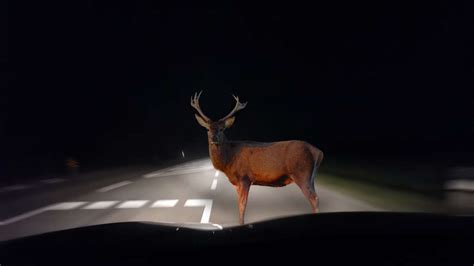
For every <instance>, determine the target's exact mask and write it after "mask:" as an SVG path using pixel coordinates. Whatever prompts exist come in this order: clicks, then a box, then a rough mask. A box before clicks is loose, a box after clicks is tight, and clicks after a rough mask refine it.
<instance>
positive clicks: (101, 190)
mask: <svg viewBox="0 0 474 266" xmlns="http://www.w3.org/2000/svg"><path fill="white" fill-rule="evenodd" d="M131 183H132V182H131V181H122V182H118V183H116V184H112V185H110V186H106V187H103V188H100V189H98V190H97V192H107V191H111V190H112V189H116V188H119V187H123V186H126V185H128V184H131Z"/></svg>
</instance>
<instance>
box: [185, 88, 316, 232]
mask: <svg viewBox="0 0 474 266" xmlns="http://www.w3.org/2000/svg"><path fill="white" fill-rule="evenodd" d="M201 94H202V91H200V92H199V94H198V93H195V94H194V96H191V106H192V107H193V108H194V109H195V110H196V111H197V114H196V113H195V114H194V115H195V117H196V120H197V122H198V123H199V125H201V126H202V127H204V128H206V129H207V137H208V144H209V156H210V158H211V162H212V165H213V166H214V168H215V169H217V170H219V171H221V172H223V173H224V174H225V175H226V176H227V178H228V179H229V181H230V183H231V184H232V185H234V187H235V189H236V191H237V203H238V208H239V224H241V225H243V224H244V216H245V209H246V206H247V198H248V194H249V190H250V186H251V185H259V186H270V187H283V186H286V185H289V184H291V183H293V182H294V183H295V184H296V185H298V187H299V188H300V189H301V191H302V192H303V195H304V196H305V198H306V199H307V200H308V201H309V203H310V205H311V208H312V212H313V213H318V212H319V199H318V195H317V194H316V190H315V188H314V182H315V177H316V173H317V171H318V170H319V167H320V165H321V162H322V160H323V157H324V155H323V152H322V151H321V150H319V149H318V148H316V147H314V146H313V145H311V144H309V143H307V142H305V141H301V140H287V141H278V142H255V141H230V140H228V139H227V138H226V136H225V135H224V131H225V130H226V129H228V128H230V127H232V125H233V124H234V122H235V114H236V113H237V112H238V111H241V110H242V109H244V108H245V107H246V106H247V102H245V103H241V102H240V101H239V97H237V96H235V95H232V96H233V97H234V99H235V101H236V103H235V106H234V109H232V111H230V113H229V114H227V115H226V116H224V117H223V118H221V119H219V120H217V121H213V120H211V119H210V118H209V117H208V116H206V115H205V114H204V112H203V111H202V110H201V107H200V105H199V98H200V97H201Z"/></svg>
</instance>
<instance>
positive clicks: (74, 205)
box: [0, 199, 212, 226]
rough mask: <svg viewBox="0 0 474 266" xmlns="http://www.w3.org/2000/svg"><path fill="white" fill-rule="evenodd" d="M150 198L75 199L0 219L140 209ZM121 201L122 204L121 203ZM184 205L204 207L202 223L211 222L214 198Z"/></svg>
mask: <svg viewBox="0 0 474 266" xmlns="http://www.w3.org/2000/svg"><path fill="white" fill-rule="evenodd" d="M148 202H150V200H127V201H122V202H120V201H118V200H106V201H96V202H87V201H73V202H61V203H56V204H53V205H49V206H46V207H43V208H39V209H36V210H33V211H30V212H26V213H23V214H21V215H18V216H14V217H11V218H8V219H6V220H4V221H0V226H2V225H8V224H11V223H15V222H18V221H21V220H24V219H27V218H30V217H32V216H35V215H38V214H41V213H43V212H46V211H67V210H75V209H79V208H80V209H82V210H104V209H111V208H115V209H138V208H142V207H145V206H146V204H147V203H148ZM178 202H179V200H177V199H166V200H165V199H163V200H156V201H155V202H154V203H153V204H152V205H151V206H148V207H149V208H173V207H176V205H177V204H178ZM119 203H120V204H119ZM184 207H204V210H203V213H202V217H201V223H209V218H210V216H211V210H212V200H211V199H189V200H187V201H186V202H185V203H184Z"/></svg>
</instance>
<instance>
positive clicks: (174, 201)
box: [151, 199, 179, 208]
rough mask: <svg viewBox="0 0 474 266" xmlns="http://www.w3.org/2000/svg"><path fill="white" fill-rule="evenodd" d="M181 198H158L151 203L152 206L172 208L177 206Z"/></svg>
mask: <svg viewBox="0 0 474 266" xmlns="http://www.w3.org/2000/svg"><path fill="white" fill-rule="evenodd" d="M178 201H179V200H177V199H172V200H157V201H155V202H154V203H153V205H151V207H152V208H171V207H174V206H176V204H177V203H178Z"/></svg>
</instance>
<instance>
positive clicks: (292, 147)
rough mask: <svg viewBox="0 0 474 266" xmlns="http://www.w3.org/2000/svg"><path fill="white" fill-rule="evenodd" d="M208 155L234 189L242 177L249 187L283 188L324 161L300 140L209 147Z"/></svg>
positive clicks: (251, 142) (228, 142)
mask: <svg viewBox="0 0 474 266" xmlns="http://www.w3.org/2000/svg"><path fill="white" fill-rule="evenodd" d="M209 155H210V157H211V161H212V164H213V165H214V168H216V169H218V170H220V171H222V172H224V173H225V174H226V175H227V177H228V178H229V181H230V182H231V183H232V184H233V185H234V186H235V185H238V184H239V181H240V180H241V179H244V178H247V179H248V180H249V181H250V184H252V185H260V186H272V187H282V186H286V185H288V184H291V183H293V182H295V181H296V180H294V179H295V178H296V179H297V178H298V177H299V176H300V175H301V174H302V172H305V173H307V172H308V169H309V170H310V172H309V174H311V172H312V170H313V167H315V166H316V167H319V164H320V163H321V161H322V159H323V154H322V152H321V151H320V150H318V149H317V148H315V147H314V146H312V145H311V144H309V143H307V142H304V141H299V140H290V141H279V142H270V143H265V142H253V141H227V142H224V143H223V144H221V145H215V144H209Z"/></svg>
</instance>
